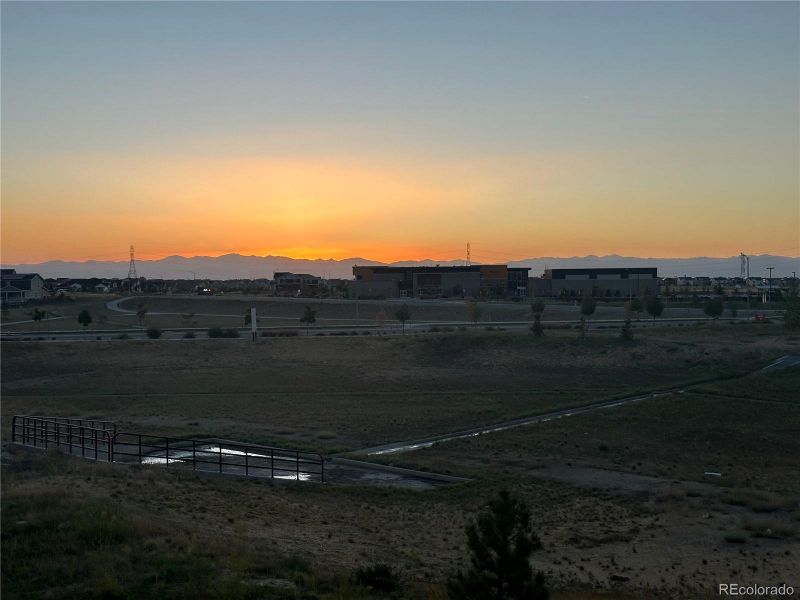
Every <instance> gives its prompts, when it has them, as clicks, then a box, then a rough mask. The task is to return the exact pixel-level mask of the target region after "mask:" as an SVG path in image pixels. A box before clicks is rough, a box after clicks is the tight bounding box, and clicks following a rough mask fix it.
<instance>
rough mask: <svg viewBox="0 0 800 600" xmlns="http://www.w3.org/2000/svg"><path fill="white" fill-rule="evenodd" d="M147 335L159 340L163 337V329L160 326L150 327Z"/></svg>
mask: <svg viewBox="0 0 800 600" xmlns="http://www.w3.org/2000/svg"><path fill="white" fill-rule="evenodd" d="M147 337H149V338H150V339H151V340H157V339H158V338H160V337H161V330H160V329H159V328H158V327H150V328H149V329H148V330H147Z"/></svg>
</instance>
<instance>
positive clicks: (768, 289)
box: [767, 267, 775, 302]
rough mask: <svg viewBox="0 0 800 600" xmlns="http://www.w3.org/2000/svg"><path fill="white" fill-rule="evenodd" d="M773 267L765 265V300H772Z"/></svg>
mask: <svg viewBox="0 0 800 600" xmlns="http://www.w3.org/2000/svg"><path fill="white" fill-rule="evenodd" d="M774 268H775V267H767V271H769V283H768V284H767V286H768V287H767V302H772V270H773V269H774Z"/></svg>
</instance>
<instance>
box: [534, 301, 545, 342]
mask: <svg viewBox="0 0 800 600" xmlns="http://www.w3.org/2000/svg"><path fill="white" fill-rule="evenodd" d="M531 312H532V313H533V325H531V331H532V332H533V335H535V336H536V337H542V336H543V335H544V327H542V313H543V312H544V300H542V299H541V298H537V299H536V300H534V301H533V302H532V303H531Z"/></svg>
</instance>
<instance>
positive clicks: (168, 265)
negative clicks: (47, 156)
mask: <svg viewBox="0 0 800 600" xmlns="http://www.w3.org/2000/svg"><path fill="white" fill-rule="evenodd" d="M386 264H388V265H390V266H398V267H401V266H414V265H426V266H435V265H441V266H452V265H461V264H464V263H463V261H460V260H441V261H436V260H432V259H426V260H421V261H399V262H394V263H382V262H378V261H374V260H368V259H365V258H345V259H342V260H333V259H328V260H324V259H315V260H308V259H299V258H289V257H286V256H243V255H241V254H224V255H222V256H192V257H186V256H167V257H165V258H161V259H158V260H138V261H136V270H137V273H138V274H139V275H140V276H143V277H148V278H151V279H154V278H165V279H192V278H196V279H258V278H269V279H271V278H272V277H273V275H274V273H275V271H290V272H294V273H311V274H313V275H319V276H322V277H326V278H341V279H350V278H352V276H353V270H352V267H353V265H386ZM509 265H510V266H515V267H529V268H530V269H531V276H533V277H538V276H539V275H541V274H542V273H543V272H544V270H545V268H589V267H598V268H599V267H657V268H658V273H659V275H661V276H663V277H678V276H681V275H688V276H690V277H692V276H700V275H705V276H709V277H720V276H729V277H730V276H736V275H739V272H740V262H739V257H738V256H731V257H727V258H715V257H707V256H698V257H695V258H640V257H635V256H617V255H613V254H612V255H610V256H573V257H571V258H560V257H539V258H526V259H523V260H517V261H513V262H510V263H509ZM766 267H775V268H774V270H773V272H772V275H773V277H790V276H791V274H792V271H795V272H800V257H789V256H773V255H770V254H762V255H757V256H751V257H750V275H751V276H753V277H766V276H767V270H766ZM3 268H14V269H17V271H18V272H20V273H26V272H34V273H39V274H40V275H42V276H43V277H76V278H81V277H109V278H113V277H116V278H124V277H126V276H127V275H128V262H127V261H119V262H114V261H96V260H90V261H86V262H68V261H61V260H51V261H47V262H43V263H35V264H18V265H3Z"/></svg>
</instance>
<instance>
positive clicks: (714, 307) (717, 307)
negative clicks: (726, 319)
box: [703, 298, 724, 321]
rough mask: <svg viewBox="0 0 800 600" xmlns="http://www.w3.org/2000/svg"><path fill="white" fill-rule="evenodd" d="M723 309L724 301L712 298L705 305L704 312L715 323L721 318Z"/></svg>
mask: <svg viewBox="0 0 800 600" xmlns="http://www.w3.org/2000/svg"><path fill="white" fill-rule="evenodd" d="M723 309H724V307H723V305H722V300H721V299H719V298H712V299H711V300H708V301H707V302H706V303H705V305H703V312H704V313H706V316H708V317H711V318H712V319H714V321H716V320H717V319H718V318H719V316H720V315H721V314H722V311H723Z"/></svg>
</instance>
